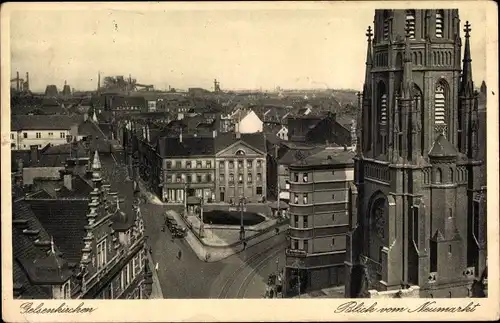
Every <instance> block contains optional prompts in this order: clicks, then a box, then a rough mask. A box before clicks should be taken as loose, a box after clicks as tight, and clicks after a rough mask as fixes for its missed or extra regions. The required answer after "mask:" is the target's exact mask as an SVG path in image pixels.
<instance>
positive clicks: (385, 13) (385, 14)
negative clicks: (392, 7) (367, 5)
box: [384, 10, 389, 40]
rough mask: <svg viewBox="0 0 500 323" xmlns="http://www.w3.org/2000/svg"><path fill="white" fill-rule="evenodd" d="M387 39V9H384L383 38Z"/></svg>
mask: <svg viewBox="0 0 500 323" xmlns="http://www.w3.org/2000/svg"><path fill="white" fill-rule="evenodd" d="M388 39H389V11H388V10H384V40H388Z"/></svg>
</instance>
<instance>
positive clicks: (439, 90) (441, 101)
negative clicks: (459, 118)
mask: <svg viewBox="0 0 500 323" xmlns="http://www.w3.org/2000/svg"><path fill="white" fill-rule="evenodd" d="M434 123H435V124H436V125H444V124H446V96H445V88H444V86H443V84H440V83H439V84H437V85H436V89H435V91H434Z"/></svg>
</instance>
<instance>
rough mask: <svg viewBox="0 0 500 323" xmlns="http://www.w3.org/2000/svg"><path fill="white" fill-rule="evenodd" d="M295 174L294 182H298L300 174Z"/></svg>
mask: <svg viewBox="0 0 500 323" xmlns="http://www.w3.org/2000/svg"><path fill="white" fill-rule="evenodd" d="M293 175H294V179H295V180H294V182H298V181H299V174H298V173H295V174H293Z"/></svg>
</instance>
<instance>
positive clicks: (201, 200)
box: [200, 197, 205, 238]
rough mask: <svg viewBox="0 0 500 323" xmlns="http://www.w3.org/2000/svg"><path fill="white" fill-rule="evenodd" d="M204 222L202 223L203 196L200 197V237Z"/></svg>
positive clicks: (203, 230) (203, 229)
mask: <svg viewBox="0 0 500 323" xmlns="http://www.w3.org/2000/svg"><path fill="white" fill-rule="evenodd" d="M204 232H205V223H203V197H202V198H201V199H200V237H202V238H203V234H204Z"/></svg>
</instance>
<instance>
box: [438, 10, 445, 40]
mask: <svg viewBox="0 0 500 323" xmlns="http://www.w3.org/2000/svg"><path fill="white" fill-rule="evenodd" d="M443 21H444V10H437V11H436V38H443Z"/></svg>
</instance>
